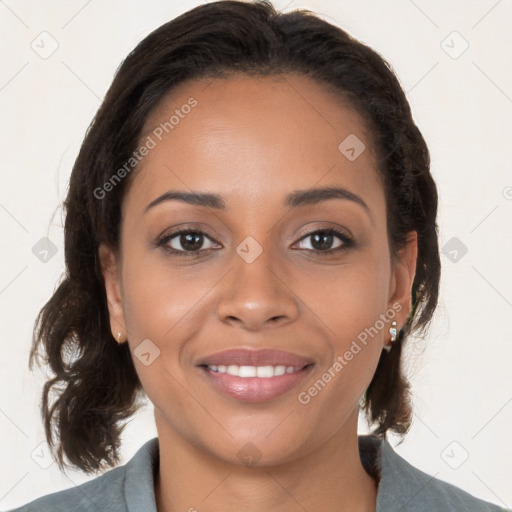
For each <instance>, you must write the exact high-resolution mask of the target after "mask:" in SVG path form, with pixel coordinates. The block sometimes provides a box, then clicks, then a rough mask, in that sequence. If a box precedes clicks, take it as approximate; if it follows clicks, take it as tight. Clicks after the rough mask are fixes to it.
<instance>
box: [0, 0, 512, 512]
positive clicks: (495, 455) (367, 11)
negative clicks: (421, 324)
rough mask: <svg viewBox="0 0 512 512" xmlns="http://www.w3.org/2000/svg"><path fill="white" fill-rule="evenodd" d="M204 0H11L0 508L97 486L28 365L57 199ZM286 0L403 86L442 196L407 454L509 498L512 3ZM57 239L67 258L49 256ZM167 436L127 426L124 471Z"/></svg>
mask: <svg viewBox="0 0 512 512" xmlns="http://www.w3.org/2000/svg"><path fill="white" fill-rule="evenodd" d="M199 4H200V2H199V1H197V0H196V1H176V2H171V1H163V0H152V1H144V2H142V1H136V0H122V1H121V0H118V1H99V0H89V1H85V0H72V1H67V2H58V1H49V0H44V1H43V0H38V1H37V2H33V1H28V0H0V34H1V36H0V59H1V60H0V62H1V64H0V109H1V110H0V112H1V118H0V130H1V133H0V156H1V165H0V172H1V182H0V227H1V248H2V250H1V256H0V257H1V260H0V261H1V271H0V311H1V323H0V336H1V340H0V346H1V357H0V379H1V380H0V434H1V436H0V455H1V456H0V509H1V510H7V509H9V508H13V507H15V506H18V505H21V504H24V503H27V502H28V501H30V500H32V499H35V498H36V497H38V496H41V495H43V494H48V493H50V492H54V491H58V490H60V489H64V488H67V487H71V486H73V485H75V484H79V483H82V482H84V481H86V480H89V479H91V478H94V476H92V475H90V476H85V475H83V474H81V473H79V472H71V473H68V474H66V475H62V474H61V473H60V472H59V470H58V468H57V465H56V464H55V463H53V464H52V460H51V458H50V456H49V453H48V448H47V446H46V444H45V437H44V432H43V427H42V421H41V418H40V413H39V403H40V395H41V387H42V384H43V382H44V377H45V375H44V373H43V372H41V371H39V370H38V371H36V372H34V373H30V372H29V370H28V352H29V348H30V343H31V331H32V327H33V323H34V320H35V317H36V315H37V313H38V311H39V310H40V308H41V307H42V306H43V305H44V303H45V302H46V301H47V300H48V298H49V297H50V295H51V294H52V292H53V290H54V288H55V285H56V283H57V282H58V280H59V278H60V275H61V273H62V272H63V268H64V267H63V262H64V259H63V231H62V221H63V218H62V210H61V202H62V200H63V199H64V197H65V194H66V189H67V182H68V178H69V174H70V171H71V167H72V165H73V162H74V159H75V157H76V155H77V152H78V149H79V146H80V143H81V141H82V139H83V136H84V134H85V131H86V128H87V126H88V124H89V122H90V121H91V119H92V117H93V115H94V113H95V112H96V110H97V109H98V107H99V105H100V102H101V100H102V98H103V96H104V94H105V92H106V90H107V88H108V86H109V85H110V83H111V80H112V78H113V74H114V72H115V70H116V69H117V67H118V65H119V64H120V62H121V60H122V59H123V58H124V57H125V56H126V55H127V54H128V52H129V51H131V50H132V49H133V47H135V46H136V44H137V43H138V42H139V41H140V40H141V39H143V38H144V37H145V36H146V35H147V34H148V33H149V32H150V31H152V30H153V29H155V28H156V27H158V26H160V25H161V24H163V23H164V22H166V21H168V20H170V19H172V18H174V17H175V16H177V15H178V14H181V13H182V12H185V11H186V10H188V9H189V8H192V7H195V6H196V5H199ZM275 5H276V6H277V7H278V8H281V9H285V10H286V11H288V10H292V9H295V8H300V7H302V8H309V9H311V10H313V11H314V12H316V13H318V14H319V15H321V16H322V17H323V18H324V19H326V20H327V21H329V22H332V23H335V24H337V25H339V26H341V27H342V28H343V29H345V30H347V31H348V32H349V33H350V34H352V35H354V36H355V37H357V38H358V39H360V40H362V41H363V42H365V43H367V44H369V45H370V46H372V47H373V48H374V49H375V50H377V51H378V52H379V53H380V54H381V55H383V56H384V57H385V58H386V59H387V60H388V61H389V62H390V64H391V65H392V66H393V68H394V70H395V71H396V73H397V74H398V76H399V78H400V81H401V83H402V85H403V88H404V90H405V91H406V93H407V97H408V99H409V101H410V104H411V107H412V110H413V114H414V118H415V121H416V123H417V124H418V126H419V127H420V130H421V131H422V133H423V135H424V137H425V139H426V141H427V144H428V145H429V148H430V151H431V157H432V172H433V174H434V177H435V179H436V181H437V184H438V188H439V198H440V205H439V226H440V246H441V251H442V255H441V258H442V281H441V295H440V303H439V308H438V310H437V312H436V316H435V320H434V323H433V325H432V329H431V330H430V333H429V335H428V336H426V337H424V338H423V339H416V340H411V341H410V342H409V349H408V352H407V364H408V368H409V375H410V378H411V381H412V389H413V400H414V402H413V403H414V410H415V415H414V423H413V426H412V428H411V430H410V432H409V434H408V435H407V437H406V438H405V440H404V441H403V443H401V444H400V445H397V446H396V448H395V449H396V450H397V451H398V453H400V454H401V455H402V456H403V457H405V458H406V459H407V460H408V461H409V462H411V463H412V464H413V465H415V466H416V467H418V468H420V469H422V470H423V471H425V472H427V473H429V474H431V475H433V476H435V477H437V478H440V479H442V480H446V481H448V482H451V483H453V484H455V485H457V486H459V487H462V488H463V489H465V490H467V491H469V492H471V493H472V494H474V495H476V496H478V497H481V498H483V499H486V500H489V501H492V502H494V503H497V504H500V505H502V506H507V507H508V508H511V507H512V486H511V485H510V483H511V481H512V443H510V437H508V436H507V432H510V425H511V420H512V378H511V373H510V365H511V363H512V335H511V328H510V319H511V313H512V270H511V265H510V262H511V261H512V242H511V228H510V226H511V220H512V172H511V161H512V143H511V133H512V130H511V128H512V121H511V119H512V66H511V63H512V32H511V31H510V22H511V21H512V3H511V2H510V1H507V0H503V1H496V0H481V1H467V0H464V1H462V0H461V1H446V0H435V1H432V0H429V1H427V0H415V1H412V0H393V1H391V0H388V1H356V0H344V1H334V0H332V1H329V0H323V1H322V0H315V1H313V0H311V1H302V0H295V1H290V0H284V1H281V0H279V1H276V2H275ZM51 52H53V53H51ZM50 53H51V54H50ZM45 237H46V238H49V239H50V240H51V242H52V244H54V246H55V251H56V252H55V254H52V252H51V251H50V253H48V257H47V259H46V261H44V259H45V258H44V257H43V258H41V254H40V252H38V248H40V246H38V245H37V244H41V243H42V242H41V239H43V238H45ZM360 430H361V432H365V431H366V430H367V427H366V426H365V424H364V422H360ZM155 435H156V429H155V426H154V420H153V407H152V405H151V404H150V403H148V405H147V406H146V407H145V408H144V409H143V410H142V411H140V413H139V414H138V415H137V416H136V417H134V418H133V420H132V421H131V422H130V423H129V424H128V427H127V428H126V430H125V433H124V437H123V451H122V453H123V463H124V462H126V461H127V460H129V459H130V458H131V457H132V456H133V454H134V453H135V452H136V451H137V449H138V448H139V447H140V446H141V445H142V444H143V443H144V442H145V441H146V440H148V439H150V438H151V437H153V436H155ZM397 441H398V439H397V438H394V437H392V438H391V442H392V443H393V445H396V444H397Z"/></svg>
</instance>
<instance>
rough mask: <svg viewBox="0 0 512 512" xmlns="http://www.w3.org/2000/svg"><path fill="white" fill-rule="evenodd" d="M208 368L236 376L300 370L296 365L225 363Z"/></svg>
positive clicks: (256, 375)
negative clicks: (240, 364)
mask: <svg viewBox="0 0 512 512" xmlns="http://www.w3.org/2000/svg"><path fill="white" fill-rule="evenodd" d="M208 369H209V370H211V371H213V372H218V373H228V374H229V375H234V376H235V377H276V376H278V375H284V374H285V373H293V372H295V371H298V370H300V368H295V367H294V366H284V365H278V366H238V365H236V364H230V365H229V366H224V365H218V366H216V365H213V364H212V365H209V366H208Z"/></svg>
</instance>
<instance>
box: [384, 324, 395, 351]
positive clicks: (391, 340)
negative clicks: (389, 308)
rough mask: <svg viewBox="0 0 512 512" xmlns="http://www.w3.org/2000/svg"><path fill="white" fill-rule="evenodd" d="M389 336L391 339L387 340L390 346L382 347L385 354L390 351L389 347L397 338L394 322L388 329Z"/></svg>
mask: <svg viewBox="0 0 512 512" xmlns="http://www.w3.org/2000/svg"><path fill="white" fill-rule="evenodd" d="M389 334H390V336H391V338H390V340H389V341H390V344H389V345H384V346H383V347H382V348H383V349H384V350H385V351H386V352H389V351H390V350H391V347H392V346H393V343H394V342H395V341H396V338H397V329H396V322H395V321H394V320H393V321H392V322H391V327H390V328H389Z"/></svg>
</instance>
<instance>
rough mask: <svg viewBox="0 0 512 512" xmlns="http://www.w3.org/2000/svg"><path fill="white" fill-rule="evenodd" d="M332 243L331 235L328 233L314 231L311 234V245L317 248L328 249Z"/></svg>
mask: <svg viewBox="0 0 512 512" xmlns="http://www.w3.org/2000/svg"><path fill="white" fill-rule="evenodd" d="M331 244H332V235H330V234H329V233H316V234H314V235H313V242H312V245H313V247H314V248H315V249H317V250H320V251H321V250H325V249H330V248H331V247H330V246H331Z"/></svg>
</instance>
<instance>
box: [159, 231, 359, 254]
mask: <svg viewBox="0 0 512 512" xmlns="http://www.w3.org/2000/svg"><path fill="white" fill-rule="evenodd" d="M318 233H323V234H326V235H335V236H336V237H338V238H339V239H340V240H341V241H342V242H343V245H341V246H340V247H336V248H335V249H328V250H325V251H320V250H315V249H302V250H305V251H310V252H314V253H316V254H318V255H321V256H329V255H332V254H334V253H337V252H341V251H346V250H347V249H350V248H351V247H354V245H355V243H354V240H353V239H352V238H351V237H349V236H348V235H347V234H345V233H342V232H341V231H338V230H337V229H334V228H332V227H326V228H319V229H316V230H315V231H311V232H310V233H307V234H305V235H304V236H302V237H301V238H300V239H299V240H297V242H296V243H298V242H301V241H302V240H305V239H306V238H308V237H310V236H313V235H316V234H318ZM183 234H185V235H188V234H196V235H203V236H205V237H206V238H208V239H209V240H210V241H212V242H213V240H212V239H211V238H210V237H209V236H208V235H207V234H206V233H205V232H204V231H201V230H200V229H190V228H182V229H179V230H177V231H173V232H172V233H169V234H167V235H164V236H162V237H161V238H159V239H158V240H157V242H156V243H155V244H154V245H155V247H157V248H159V247H161V248H163V249H164V250H165V251H167V252H168V253H170V254H172V255H176V256H185V257H194V256H198V255H199V254H200V253H201V252H203V251H211V250H215V249H211V248H210V249H199V250H197V251H185V250H176V249H172V248H170V247H169V246H167V244H168V243H169V241H170V240H172V239H173V238H176V237H177V236H179V235H183Z"/></svg>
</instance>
